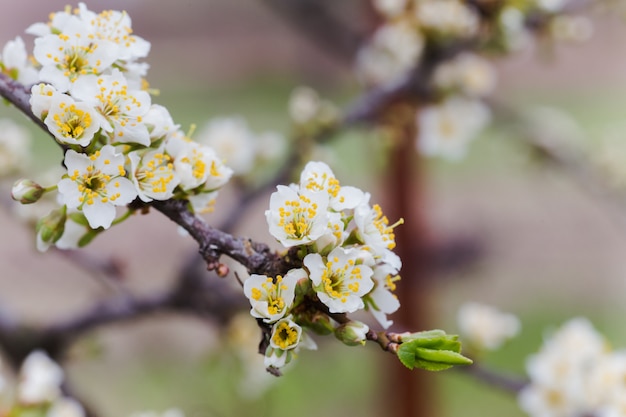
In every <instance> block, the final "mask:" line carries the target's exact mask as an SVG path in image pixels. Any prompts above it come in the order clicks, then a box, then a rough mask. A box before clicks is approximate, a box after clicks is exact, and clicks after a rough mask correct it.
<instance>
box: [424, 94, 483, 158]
mask: <svg viewBox="0 0 626 417" xmlns="http://www.w3.org/2000/svg"><path fill="white" fill-rule="evenodd" d="M490 120H491V112H490V110H489V108H488V107H487V106H486V105H485V104H483V103H482V102H481V101H478V100H470V99H466V98H462V97H457V96H453V97H451V98H448V99H447V100H446V101H444V102H443V103H441V104H439V105H431V106H427V107H424V108H422V109H421V110H419V111H418V114H417V123H418V126H419V135H418V138H417V149H418V150H419V151H420V152H421V153H422V154H424V155H426V156H441V157H444V158H448V159H451V160H458V159H460V158H462V157H463V156H464V155H465V152H466V148H467V144H468V143H469V142H470V141H472V140H473V139H474V138H475V137H476V136H477V135H478V133H479V132H480V131H481V130H482V129H483V128H485V126H487V124H488V123H489V121H490Z"/></svg>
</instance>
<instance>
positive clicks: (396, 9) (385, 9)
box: [373, 0, 409, 18]
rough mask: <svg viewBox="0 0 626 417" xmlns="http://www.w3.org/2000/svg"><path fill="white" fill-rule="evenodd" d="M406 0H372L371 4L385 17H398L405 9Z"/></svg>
mask: <svg viewBox="0 0 626 417" xmlns="http://www.w3.org/2000/svg"><path fill="white" fill-rule="evenodd" d="M408 3H409V1H408V0H374V1H373V4H374V7H375V8H376V10H378V12H379V13H381V14H382V15H384V16H385V17H387V18H394V17H398V16H400V15H401V14H403V13H404V12H405V11H406V8H407V5H408Z"/></svg>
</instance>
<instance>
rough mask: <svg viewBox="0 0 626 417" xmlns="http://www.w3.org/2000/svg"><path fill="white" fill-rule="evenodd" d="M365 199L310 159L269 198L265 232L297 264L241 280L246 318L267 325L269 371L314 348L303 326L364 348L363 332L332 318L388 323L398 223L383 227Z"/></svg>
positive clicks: (361, 325) (396, 266)
mask: <svg viewBox="0 0 626 417" xmlns="http://www.w3.org/2000/svg"><path fill="white" fill-rule="evenodd" d="M369 200H370V195H369V194H368V193H365V192H363V191H361V190H360V189H358V188H356V187H350V186H341V185H340V182H339V180H338V179H337V178H336V177H335V175H334V173H333V172H332V170H331V169H330V167H329V166H328V165H326V164H325V163H323V162H309V163H308V164H307V165H306V166H305V167H304V169H303V171H302V173H301V175H300V181H299V183H298V184H291V185H290V186H283V185H279V186H278V187H277V190H276V192H274V193H273V194H272V196H271V198H270V206H269V210H267V211H266V212H265V216H266V219H267V223H268V226H269V231H270V233H271V234H272V236H274V238H276V240H277V241H278V242H280V243H281V244H282V245H283V246H284V247H285V248H288V249H289V250H290V253H294V254H295V256H297V257H298V258H299V259H300V260H301V262H302V267H301V268H294V269H291V270H289V271H288V272H287V273H286V274H285V275H284V276H275V277H268V276H264V275H255V274H253V275H251V276H250V277H249V278H248V279H247V280H246V281H245V282H244V293H245V295H246V297H248V299H249V300H250V304H251V306H252V309H251V314H252V316H254V317H256V318H257V319H259V320H261V321H262V322H263V323H265V324H266V325H268V326H271V335H270V336H269V345H268V348H267V350H266V352H265V365H266V366H267V367H269V368H280V367H282V366H284V365H285V364H287V363H288V362H289V361H290V360H291V358H292V356H293V354H294V353H296V352H297V350H298V349H300V348H314V347H315V345H314V343H313V342H312V339H311V338H310V337H308V335H307V333H306V330H307V329H308V330H312V331H314V332H316V333H319V334H329V333H334V334H335V336H336V337H338V338H339V339H340V340H341V341H343V342H344V343H346V344H349V345H358V344H362V343H364V341H365V339H366V334H367V332H368V331H369V327H368V326H367V325H366V324H364V323H361V322H358V321H353V320H344V321H342V320H336V319H337V318H338V316H337V315H340V316H341V317H344V315H345V314H346V313H355V312H357V311H359V310H367V311H369V312H370V313H371V314H372V315H373V316H374V318H375V319H376V320H377V321H378V322H379V323H380V325H381V326H383V327H384V328H388V327H389V326H390V325H391V324H392V321H391V320H389V319H388V318H387V315H388V314H391V313H393V312H395V311H396V310H397V309H398V307H399V306H400V304H399V302H398V299H397V298H396V296H395V295H394V294H393V291H394V289H395V287H396V284H395V282H396V281H397V280H398V279H399V278H400V277H399V275H398V272H399V270H400V267H401V261H400V259H399V258H398V256H397V255H395V254H394V252H393V249H394V247H395V236H394V232H393V230H394V227H395V226H396V225H397V224H399V223H401V221H400V222H398V223H396V224H389V221H388V219H387V217H385V216H384V215H383V213H382V211H381V208H380V206H378V205H376V204H375V205H371V204H370V201H369ZM312 306H313V307H315V306H317V307H316V308H312ZM319 307H321V308H319Z"/></svg>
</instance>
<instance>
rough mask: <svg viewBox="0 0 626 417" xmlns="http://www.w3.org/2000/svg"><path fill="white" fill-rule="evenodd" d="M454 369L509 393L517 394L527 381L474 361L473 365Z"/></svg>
mask: <svg viewBox="0 0 626 417" xmlns="http://www.w3.org/2000/svg"><path fill="white" fill-rule="evenodd" d="M456 369H458V370H459V371H461V372H463V373H466V374H468V375H471V376H472V377H474V378H476V379H478V380H479V381H481V382H483V383H485V384H487V385H490V386H493V387H495V388H498V389H501V390H504V391H507V392H509V393H511V394H518V393H519V392H520V391H521V390H522V389H523V388H524V387H525V386H526V385H528V381H527V380H525V379H522V378H519V377H514V376H510V375H504V374H502V373H498V372H494V371H492V370H490V369H487V368H484V367H482V366H481V365H479V364H477V363H476V362H474V364H473V365H469V366H464V367H459V368H456Z"/></svg>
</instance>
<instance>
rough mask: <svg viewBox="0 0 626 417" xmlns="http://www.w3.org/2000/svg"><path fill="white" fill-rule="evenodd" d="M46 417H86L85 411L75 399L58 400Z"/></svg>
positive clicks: (61, 398) (60, 398) (63, 398)
mask: <svg viewBox="0 0 626 417" xmlns="http://www.w3.org/2000/svg"><path fill="white" fill-rule="evenodd" d="M46 417H85V409H84V408H83V406H82V405H81V404H80V403H79V402H78V401H76V400H75V399H73V398H69V397H59V398H57V399H56V400H55V401H54V402H53V403H52V405H51V406H50V408H49V409H48V411H47V412H46Z"/></svg>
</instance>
